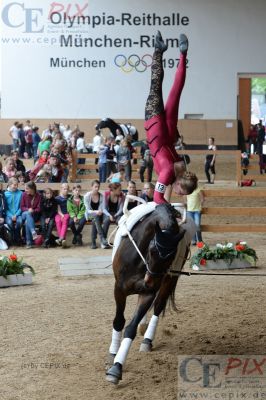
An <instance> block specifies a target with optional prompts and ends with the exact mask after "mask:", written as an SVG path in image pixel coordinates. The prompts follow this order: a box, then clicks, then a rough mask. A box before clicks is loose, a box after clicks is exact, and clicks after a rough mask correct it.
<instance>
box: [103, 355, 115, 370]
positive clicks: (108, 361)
mask: <svg viewBox="0 0 266 400" xmlns="http://www.w3.org/2000/svg"><path fill="white" fill-rule="evenodd" d="M114 359H115V354H111V353H109V354H108V356H107V359H106V361H105V370H106V371H108V369H109V368H111V367H112V365H113V364H114Z"/></svg>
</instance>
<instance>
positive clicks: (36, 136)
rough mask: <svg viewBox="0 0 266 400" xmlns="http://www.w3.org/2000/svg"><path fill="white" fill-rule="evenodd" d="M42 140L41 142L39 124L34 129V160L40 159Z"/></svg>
mask: <svg viewBox="0 0 266 400" xmlns="http://www.w3.org/2000/svg"><path fill="white" fill-rule="evenodd" d="M40 142H41V137H40V135H39V128H38V126H35V127H34V128H33V129H32V150H33V158H34V161H37V159H38V146H39V143H40Z"/></svg>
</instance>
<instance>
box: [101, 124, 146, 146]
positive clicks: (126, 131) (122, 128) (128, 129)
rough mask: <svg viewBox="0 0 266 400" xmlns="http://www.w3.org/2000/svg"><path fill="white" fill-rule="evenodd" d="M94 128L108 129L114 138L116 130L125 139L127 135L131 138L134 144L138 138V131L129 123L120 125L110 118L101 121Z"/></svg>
mask: <svg viewBox="0 0 266 400" xmlns="http://www.w3.org/2000/svg"><path fill="white" fill-rule="evenodd" d="M95 128H96V129H97V130H99V129H104V128H108V129H110V131H111V132H112V135H113V136H114V137H116V136H117V132H116V130H117V129H118V130H119V132H120V134H121V135H123V136H124V137H126V136H127V135H129V136H131V137H132V140H133V141H134V142H135V141H137V140H138V137H139V133H138V130H137V128H136V127H135V126H134V125H131V124H130V123H127V124H120V123H117V122H115V121H114V120H113V119H111V118H104V119H102V120H101V121H100V122H98V124H97V125H96V126H95Z"/></svg>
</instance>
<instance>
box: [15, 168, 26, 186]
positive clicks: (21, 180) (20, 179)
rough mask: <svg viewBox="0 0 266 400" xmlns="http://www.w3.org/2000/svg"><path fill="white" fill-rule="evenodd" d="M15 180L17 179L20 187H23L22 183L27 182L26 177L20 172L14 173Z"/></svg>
mask: <svg viewBox="0 0 266 400" xmlns="http://www.w3.org/2000/svg"><path fill="white" fill-rule="evenodd" d="M15 178H17V180H18V183H19V185H20V184H23V185H24V183H25V182H26V180H27V179H26V175H25V174H23V172H21V171H18V172H17V173H16V175H15Z"/></svg>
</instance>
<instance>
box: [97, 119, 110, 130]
mask: <svg viewBox="0 0 266 400" xmlns="http://www.w3.org/2000/svg"><path fill="white" fill-rule="evenodd" d="M109 121H110V118H103V119H102V120H101V121H100V122H98V124H97V125H95V129H96V130H97V131H98V130H100V129H104V128H109Z"/></svg>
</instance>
